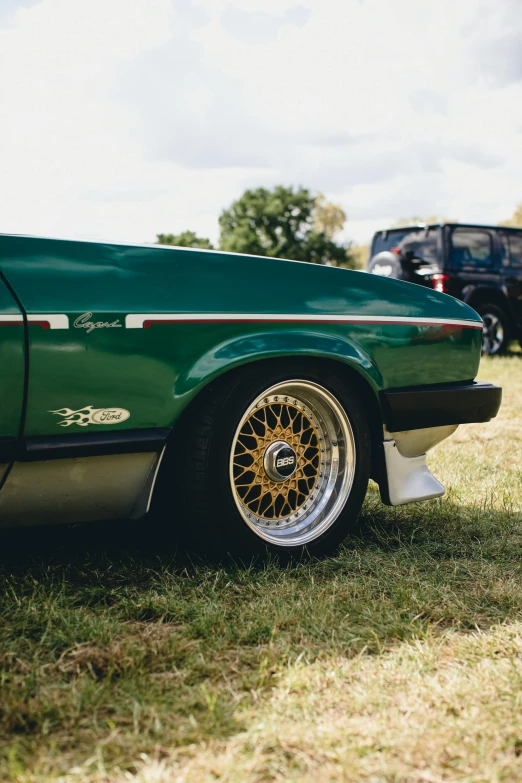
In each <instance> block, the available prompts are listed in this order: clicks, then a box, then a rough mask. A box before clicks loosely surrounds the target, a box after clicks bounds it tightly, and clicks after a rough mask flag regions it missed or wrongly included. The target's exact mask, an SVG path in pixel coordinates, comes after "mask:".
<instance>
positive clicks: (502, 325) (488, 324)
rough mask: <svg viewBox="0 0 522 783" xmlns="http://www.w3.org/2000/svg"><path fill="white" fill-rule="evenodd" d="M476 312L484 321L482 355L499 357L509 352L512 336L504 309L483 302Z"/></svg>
mask: <svg viewBox="0 0 522 783" xmlns="http://www.w3.org/2000/svg"><path fill="white" fill-rule="evenodd" d="M475 310H476V311H477V313H478V314H479V315H480V316H481V318H482V320H483V321H484V331H483V335H482V353H483V354H484V355H486V356H498V355H500V354H502V353H504V352H505V351H507V348H508V345H509V342H510V340H511V336H510V333H509V320H508V317H507V316H506V314H505V312H504V311H503V310H502V308H500V307H499V306H498V305H495V304H491V303H490V302H481V303H480V304H479V305H477V307H476V308H475Z"/></svg>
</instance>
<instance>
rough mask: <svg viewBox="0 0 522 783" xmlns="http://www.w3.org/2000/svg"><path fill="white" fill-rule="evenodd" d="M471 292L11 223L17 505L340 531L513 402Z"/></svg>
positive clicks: (230, 530) (6, 520)
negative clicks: (437, 448)
mask: <svg viewBox="0 0 522 783" xmlns="http://www.w3.org/2000/svg"><path fill="white" fill-rule="evenodd" d="M481 335H482V322H481V319H480V317H479V316H478V315H477V313H475V312H474V310H472V309H471V308H470V307H468V306H467V305H465V304H464V303H463V302H461V301H458V300H457V299H453V298H451V297H449V296H446V295H444V294H440V293H438V292H436V291H432V290H428V289H425V288H421V287H420V286H416V285H411V284H409V283H403V282H400V281H397V280H388V279H384V278H381V277H378V276H375V275H368V274H365V273H363V272H352V271H346V270H342V269H334V268H328V267H320V266H314V265H312V264H305V263H300V262H295V261H285V260H280V259H275V258H259V257H251V256H240V255H235V254H229V253H219V252H213V251H206V250H205V251H203V250H188V249H183V248H167V247H158V246H129V245H122V244H104V243H95V242H80V241H65V240H54V239H41V238H36V237H24V236H8V235H0V359H1V368H2V372H1V374H0V400H1V408H0V525H1V526H3V527H8V526H20V525H35V524H48V523H59V522H61V523H68V522H80V521H88V520H102V519H107V520H109V519H118V518H120V519H132V518H134V519H136V518H140V517H143V516H144V515H146V514H147V512H148V511H149V508H150V505H151V502H152V503H153V507H155V508H156V511H157V513H159V514H161V516H162V518H163V520H164V521H165V524H169V525H172V527H173V528H178V529H183V530H185V531H189V532H190V534H191V535H192V536H193V537H194V538H196V539H197V540H199V541H200V542H201V544H202V545H203V547H206V548H207V550H214V549H216V548H217V549H219V550H226V551H234V552H241V553H251V552H256V551H257V552H258V551H261V550H263V551H266V549H267V548H268V549H269V550H270V549H271V550H273V551H286V552H288V551H290V552H293V553H296V554H299V553H300V552H301V551H302V550H305V549H306V550H307V551H309V552H311V553H314V554H322V553H325V552H328V551H331V550H332V549H333V548H335V547H336V545H337V544H338V543H339V542H340V541H341V540H342V539H343V537H344V536H345V535H346V534H347V532H348V531H349V529H350V527H351V526H353V525H354V523H355V521H356V519H357V515H358V514H359V511H360V508H361V504H362V502H363V500H364V496H365V493H366V489H367V486H368V480H369V478H370V477H372V478H373V479H375V481H376V482H377V483H378V484H379V487H380V492H381V497H382V500H383V501H384V503H387V504H390V505H397V504H402V503H410V502H412V501H417V500H426V499H428V498H434V497H438V496H439V495H442V494H443V492H444V488H443V486H442V485H441V484H440V483H439V482H438V481H437V480H436V479H435V478H434V477H433V476H432V475H431V473H430V472H429V470H428V468H427V466H426V452H427V451H428V450H429V449H430V448H432V447H433V446H434V445H436V444H437V443H439V442H440V441H441V440H443V439H444V438H446V437H448V436H449V435H451V433H453V432H454V430H455V429H456V428H457V426H458V425H459V424H463V423H467V422H478V421H487V420H489V419H491V418H492V417H493V416H495V415H496V413H497V410H498V408H499V405H500V399H501V390H500V389H499V388H497V387H495V386H493V385H491V384H484V383H475V382H474V378H475V376H476V374H477V370H478V366H479V360H480V351H481Z"/></svg>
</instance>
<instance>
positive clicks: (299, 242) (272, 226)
mask: <svg viewBox="0 0 522 783" xmlns="http://www.w3.org/2000/svg"><path fill="white" fill-rule="evenodd" d="M330 206H331V207H333V209H330ZM315 210H316V200H315V198H314V196H313V195H312V194H311V193H310V191H309V190H307V189H306V188H298V189H297V190H295V191H294V190H293V188H286V187H284V186H283V185H278V186H277V187H276V188H274V190H272V191H270V190H267V189H266V188H256V189H255V190H246V191H245V192H244V193H243V195H242V196H241V198H239V199H238V200H237V201H234V202H233V204H232V205H231V206H230V207H229V208H228V209H225V210H224V211H223V212H222V213H221V216H220V218H219V226H220V229H221V239H220V248H221V250H228V251H232V252H236V253H248V254H251V255H258V256H276V257H278V258H290V259H295V260H296V261H309V262H311V263H314V264H333V265H345V266H348V265H349V264H350V256H349V255H348V254H347V249H346V247H345V246H343V245H341V244H337V243H336V242H334V241H333V238H332V237H333V236H334V234H335V233H336V231H338V230H339V228H342V225H343V224H344V220H345V215H344V212H342V210H341V208H340V207H337V206H336V205H328V204H327V203H326V202H325V201H324V197H322V201H320V203H319V212H318V215H317V222H316V212H315ZM341 214H342V218H343V219H342V222H341ZM327 218H328V220H327ZM321 221H322V222H321ZM327 232H328V233H327Z"/></svg>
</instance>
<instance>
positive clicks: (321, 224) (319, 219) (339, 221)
mask: <svg viewBox="0 0 522 783" xmlns="http://www.w3.org/2000/svg"><path fill="white" fill-rule="evenodd" d="M345 223H346V213H345V211H344V210H343V208H342V207H341V206H340V205H339V204H332V203H331V202H328V201H327V200H326V198H325V197H324V196H323V194H322V193H319V195H318V196H316V198H315V201H314V231H317V232H319V233H323V234H324V235H325V236H326V237H328V239H333V238H334V236H335V235H336V234H337V233H338V232H339V231H342V229H343V226H344V224H345Z"/></svg>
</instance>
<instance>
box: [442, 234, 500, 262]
mask: <svg viewBox="0 0 522 783" xmlns="http://www.w3.org/2000/svg"><path fill="white" fill-rule="evenodd" d="M450 252H451V266H452V268H453V269H470V270H474V269H479V268H484V267H491V266H493V248H492V244H491V236H490V234H488V233H487V231H476V230H475V229H471V228H455V229H453V231H452V234H451V245H450Z"/></svg>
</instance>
